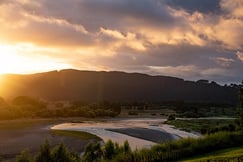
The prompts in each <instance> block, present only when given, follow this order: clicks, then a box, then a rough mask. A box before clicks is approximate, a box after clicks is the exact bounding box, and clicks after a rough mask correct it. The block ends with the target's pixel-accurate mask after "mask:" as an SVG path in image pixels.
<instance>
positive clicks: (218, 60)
mask: <svg viewBox="0 0 243 162" xmlns="http://www.w3.org/2000/svg"><path fill="white" fill-rule="evenodd" d="M212 60H214V61H215V62H216V63H217V64H219V65H220V66H223V67H229V66H230V65H231V64H232V63H233V62H235V60H233V59H232V58H224V57H216V58H212Z"/></svg>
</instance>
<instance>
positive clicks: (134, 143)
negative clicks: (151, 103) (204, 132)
mask: <svg viewBox="0 0 243 162" xmlns="http://www.w3.org/2000/svg"><path fill="white" fill-rule="evenodd" d="M164 121H165V119H155V118H151V119H150V118H135V119H114V120H112V119H108V120H104V121H84V122H82V123H63V124H59V125H55V126H53V127H52V128H51V129H57V130H75V131H83V132H88V133H91V134H95V135H97V136H99V137H100V138H102V139H103V141H104V142H106V141H108V140H109V139H111V140H112V141H113V142H117V143H118V144H123V143H124V141H125V140H128V142H129V144H130V146H131V148H132V149H133V150H134V149H136V148H149V147H151V146H152V145H155V144H156V143H154V142H151V141H148V140H144V139H140V138H136V137H131V136H128V135H125V134H121V133H117V132H113V131H109V130H107V129H119V128H136V127H139V128H148V129H153V130H158V131H160V132H161V133H162V132H167V133H170V134H172V135H173V137H174V138H175V139H177V138H180V137H181V138H184V137H197V135H195V134H192V133H188V132H184V131H180V130H177V129H174V128H173V127H171V126H169V125H164V124H163V122H164ZM151 138H153V137H151Z"/></svg>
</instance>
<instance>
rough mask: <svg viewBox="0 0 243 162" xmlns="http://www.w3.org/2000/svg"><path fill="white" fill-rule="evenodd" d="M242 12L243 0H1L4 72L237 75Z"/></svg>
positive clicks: (242, 62)
mask: <svg viewBox="0 0 243 162" xmlns="http://www.w3.org/2000/svg"><path fill="white" fill-rule="evenodd" d="M93 11H95V12H93ZM242 11H243V2H242V1H241V0H232V1H230V2H229V1H228V0H215V1H212V0H205V1H204V0H203V1H200V2H198V1H197V2H195V1H192V0H188V1H186V2H185V1H183V0H141V1H134V0H132V1H130V0H117V1H108V0H92V1H89V0H71V1H59V0H52V1H48V0H38V1H35V2H33V1H29V0H18V1H14V0H9V1H1V2H0V74H6V73H20V74H26V73H36V72H45V71H50V70H60V69H67V68H73V69H79V70H107V71H126V72H140V73H147V74H151V75H169V76H176V77H181V78H184V79H189V80H198V79H201V78H205V79H209V80H215V81H219V82H223V83H228V82H239V81H240V80H241V78H242V77H243V76H242V69H243V59H242V53H243V40H242V37H243V32H242V28H243V21H242V20H243V15H242Z"/></svg>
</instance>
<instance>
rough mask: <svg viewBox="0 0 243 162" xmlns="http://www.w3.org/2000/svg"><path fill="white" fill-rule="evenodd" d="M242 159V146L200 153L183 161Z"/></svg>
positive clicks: (202, 161)
mask: <svg viewBox="0 0 243 162" xmlns="http://www.w3.org/2000/svg"><path fill="white" fill-rule="evenodd" d="M239 159H240V160H241V161H242V160H243V147H242V146H241V147H233V148H228V149H223V150H219V151H214V152H211V153H209V154H204V155H200V156H197V157H192V158H189V159H187V160H183V162H198V161H201V162H204V161H205V162H206V161H208V160H210V161H223V160H224V161H226V160H228V161H229V160H230V161H237V162H238V161H240V160H239Z"/></svg>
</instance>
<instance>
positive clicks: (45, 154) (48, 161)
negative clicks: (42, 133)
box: [35, 141, 53, 162]
mask: <svg viewBox="0 0 243 162" xmlns="http://www.w3.org/2000/svg"><path fill="white" fill-rule="evenodd" d="M35 162H53V160H52V157H51V148H50V144H49V142H48V141H46V142H45V143H44V144H43V145H42V146H41V147H40V152H39V153H38V155H37V157H36V159H35Z"/></svg>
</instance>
